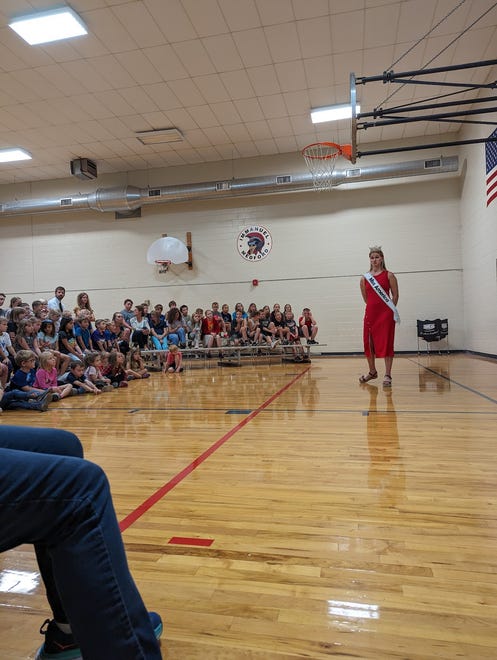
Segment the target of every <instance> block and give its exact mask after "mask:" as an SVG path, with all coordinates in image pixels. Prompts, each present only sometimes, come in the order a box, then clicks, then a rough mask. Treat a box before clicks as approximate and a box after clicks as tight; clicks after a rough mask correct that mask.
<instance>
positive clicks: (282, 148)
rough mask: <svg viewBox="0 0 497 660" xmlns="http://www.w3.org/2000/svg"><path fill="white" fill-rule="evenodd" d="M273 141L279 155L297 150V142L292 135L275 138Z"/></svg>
mask: <svg viewBox="0 0 497 660" xmlns="http://www.w3.org/2000/svg"><path fill="white" fill-rule="evenodd" d="M274 141H275V142H276V146H277V147H278V151H279V152H280V153H281V154H284V153H290V152H292V151H297V150H298V145H297V140H296V139H295V137H294V136H293V135H287V136H284V137H275V138H274Z"/></svg>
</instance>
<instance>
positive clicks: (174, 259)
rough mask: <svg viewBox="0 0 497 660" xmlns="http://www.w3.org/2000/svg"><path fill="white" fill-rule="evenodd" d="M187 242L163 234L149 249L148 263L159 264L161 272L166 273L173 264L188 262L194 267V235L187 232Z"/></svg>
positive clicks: (189, 265) (190, 266)
mask: <svg viewBox="0 0 497 660" xmlns="http://www.w3.org/2000/svg"><path fill="white" fill-rule="evenodd" d="M186 236H187V243H188V245H185V244H184V243H183V241H180V240H179V238H174V237H173V236H168V235H167V234H163V236H162V238H159V239H157V240H156V241H154V242H153V243H152V245H151V246H150V247H149V248H148V250H147V263H149V264H152V265H156V266H158V269H159V270H158V272H159V273H166V272H167V271H168V270H169V266H170V265H171V264H184V263H186V264H188V268H189V269H190V270H191V269H192V268H193V262H192V235H191V233H190V232H187V235H186Z"/></svg>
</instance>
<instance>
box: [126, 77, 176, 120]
mask: <svg viewBox="0 0 497 660" xmlns="http://www.w3.org/2000/svg"><path fill="white" fill-rule="evenodd" d="M161 85H162V83H161ZM158 86H159V85H144V86H142V87H128V89H126V90H122V94H123V96H124V98H125V99H126V101H127V102H128V103H129V104H130V106H131V107H132V108H133V110H134V111H135V112H138V113H142V112H155V111H156V110H167V108H166V107H159V106H158V105H157V103H156V100H155V99H154V98H153V96H152V92H153V91H156V89H157V87H158ZM147 92H148V93H147Z"/></svg>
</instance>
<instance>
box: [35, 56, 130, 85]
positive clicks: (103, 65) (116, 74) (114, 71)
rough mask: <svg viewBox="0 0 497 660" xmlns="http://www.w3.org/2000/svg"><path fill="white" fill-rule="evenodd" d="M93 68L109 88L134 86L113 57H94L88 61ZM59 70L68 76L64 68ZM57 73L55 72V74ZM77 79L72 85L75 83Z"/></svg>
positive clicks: (48, 68) (49, 68) (49, 69)
mask: <svg viewBox="0 0 497 660" xmlns="http://www.w3.org/2000/svg"><path fill="white" fill-rule="evenodd" d="M89 62H90V63H91V64H92V66H93V68H94V69H95V70H97V71H98V72H99V73H100V75H101V76H102V78H104V79H105V80H106V81H107V82H108V83H109V86H110V87H113V88H114V89H119V88H121V87H131V86H132V85H134V84H135V81H134V79H133V78H132V76H131V75H130V74H129V72H128V71H127V70H126V69H125V68H124V67H123V66H122V65H121V63H120V62H119V60H118V59H117V58H116V56H115V55H102V56H99V57H94V58H92V59H90V60H89ZM46 69H47V71H52V70H53V69H52V67H46ZM60 69H61V70H62V71H63V72H64V73H65V74H66V75H69V74H68V73H67V72H66V71H65V70H64V68H63V67H62V66H61V65H60ZM55 73H57V72H55ZM77 82H78V81H77V79H76V80H74V83H77Z"/></svg>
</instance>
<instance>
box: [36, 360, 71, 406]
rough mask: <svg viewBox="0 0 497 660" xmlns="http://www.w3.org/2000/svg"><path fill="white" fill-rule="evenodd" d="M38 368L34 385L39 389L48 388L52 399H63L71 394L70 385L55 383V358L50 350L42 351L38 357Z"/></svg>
mask: <svg viewBox="0 0 497 660" xmlns="http://www.w3.org/2000/svg"><path fill="white" fill-rule="evenodd" d="M39 362H40V368H39V369H38V370H37V371H36V378H35V382H34V386H35V387H37V388H39V389H40V390H48V391H50V392H51V393H52V401H58V400H59V399H64V398H65V397H66V396H71V394H72V385H71V384H70V383H66V384H65V385H58V384H57V367H56V366H55V365H56V364H57V358H56V357H55V355H54V354H53V353H52V351H43V353H42V354H41V355H40V357H39Z"/></svg>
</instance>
